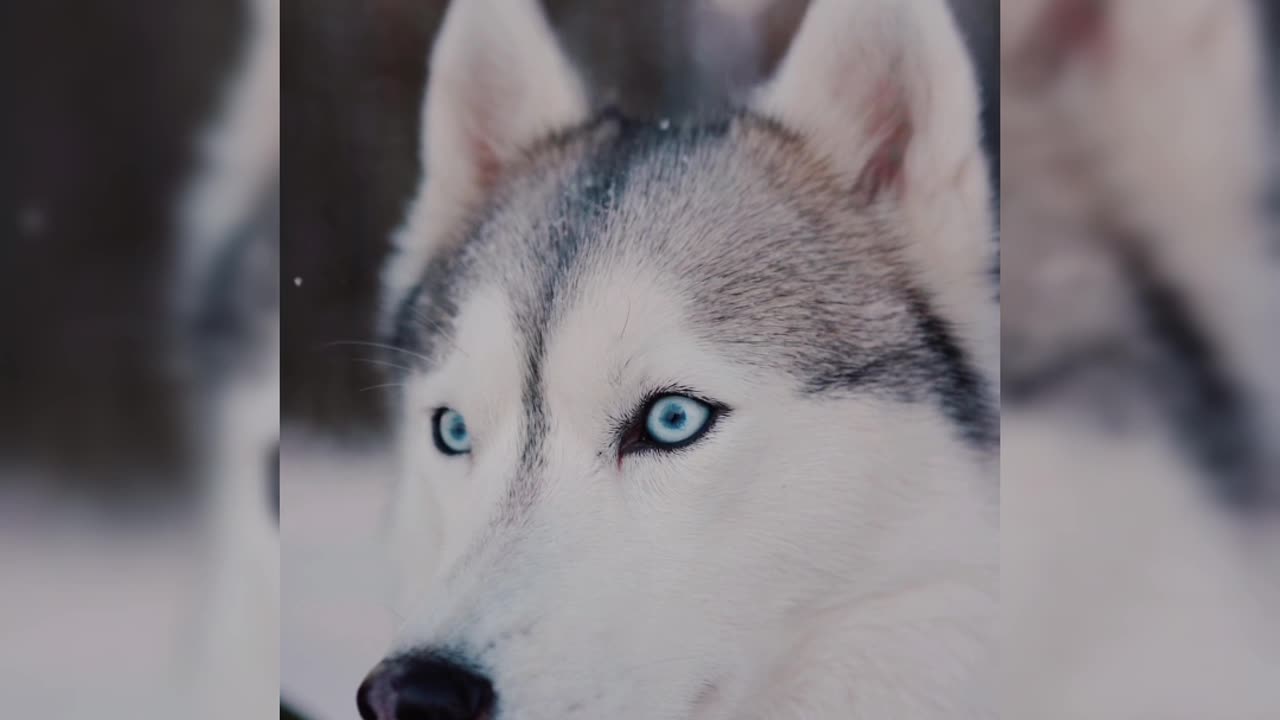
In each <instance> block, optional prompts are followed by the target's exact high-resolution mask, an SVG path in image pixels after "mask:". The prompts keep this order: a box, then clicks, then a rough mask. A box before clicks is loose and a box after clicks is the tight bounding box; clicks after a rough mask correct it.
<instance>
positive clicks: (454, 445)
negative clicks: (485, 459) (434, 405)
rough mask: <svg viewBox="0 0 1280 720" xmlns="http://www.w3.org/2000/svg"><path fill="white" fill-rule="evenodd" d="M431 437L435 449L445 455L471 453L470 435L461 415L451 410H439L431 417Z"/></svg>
mask: <svg viewBox="0 0 1280 720" xmlns="http://www.w3.org/2000/svg"><path fill="white" fill-rule="evenodd" d="M431 426H432V427H431V436H432V439H433V440H435V441H436V449H437V450H439V451H440V452H442V453H444V454H445V455H465V454H466V453H469V452H471V433H470V431H468V430H467V421H466V420H465V419H464V418H463V417H462V413H460V412H458V411H457V410H454V409H453V408H440V409H439V410H436V412H435V414H434V415H432V417H431Z"/></svg>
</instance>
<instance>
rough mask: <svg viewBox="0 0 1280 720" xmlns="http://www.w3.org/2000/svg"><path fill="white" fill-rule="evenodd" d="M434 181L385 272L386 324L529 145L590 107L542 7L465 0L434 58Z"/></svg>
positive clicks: (429, 119)
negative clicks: (427, 266)
mask: <svg viewBox="0 0 1280 720" xmlns="http://www.w3.org/2000/svg"><path fill="white" fill-rule="evenodd" d="M429 70H430V79H429V80H428V83H427V93H426V97H425V99H424V101H423V108H422V132H421V143H422V145H421V153H422V155H421V158H422V170H423V174H424V182H423V184H422V186H421V187H420V188H419V189H418V192H417V196H416V197H415V198H414V201H413V205H412V207H411V208H410V211H409V217H408V218H407V220H406V222H405V224H404V226H402V227H401V229H400V230H399V232H398V233H397V236H396V238H395V247H394V248H393V252H394V253H395V254H394V255H393V256H392V257H391V259H390V260H389V262H388V264H387V267H386V271H385V273H384V277H383V282H384V302H383V308H384V313H383V316H384V318H385V317H386V316H387V314H388V313H389V312H390V311H391V308H393V307H394V306H395V304H396V303H398V302H399V300H400V299H401V298H402V297H403V295H404V294H405V292H407V291H408V289H409V288H411V287H412V286H413V284H414V283H416V282H417V279H418V274H419V273H421V272H422V269H423V267H424V266H425V264H426V262H427V260H428V259H429V258H430V257H431V256H432V255H434V254H435V253H436V252H438V251H440V250H442V249H445V248H447V247H448V246H449V245H450V244H451V243H452V242H456V241H457V240H458V239H459V234H460V232H461V228H460V224H461V223H462V222H463V221H464V220H465V218H466V216H467V215H468V214H470V213H472V212H474V211H475V209H476V208H477V207H478V206H480V205H481V204H482V203H483V202H484V198H485V197H486V195H487V193H488V192H489V191H490V190H491V189H492V188H493V186H494V184H495V183H496V182H497V181H498V179H499V178H500V177H501V176H502V174H503V172H504V171H505V170H506V169H507V168H508V167H509V165H510V164H511V163H513V162H514V161H516V160H517V159H518V158H519V157H520V154H521V153H523V152H524V151H525V150H526V149H527V148H528V146H529V145H530V144H531V143H533V142H536V141H537V140H539V139H540V138H542V137H543V136H545V135H547V134H549V133H551V132H554V131H556V130H560V129H564V128H566V127H569V126H571V125H574V124H577V123H579V122H582V121H584V120H586V118H587V113H588V104H587V100H586V96H585V94H584V92H583V89H582V87H581V84H580V82H579V80H578V78H577V76H576V74H575V73H574V71H573V68H572V66H571V64H570V63H569V61H568V59H567V58H566V57H565V55H564V54H563V53H562V52H561V50H560V48H559V46H558V44H557V42H556V38H555V34H554V32H553V30H552V28H551V26H550V24H549V23H548V21H547V19H546V17H545V16H544V14H543V12H542V8H541V6H540V3H539V2H538V0H455V1H454V2H453V3H452V4H451V6H450V7H449V10H448V13H447V14H446V15H445V19H444V23H443V25H442V26H441V29H440V31H439V35H438V36H437V38H436V41H435V47H434V49H433V51H432V53H431V66H430V68H429Z"/></svg>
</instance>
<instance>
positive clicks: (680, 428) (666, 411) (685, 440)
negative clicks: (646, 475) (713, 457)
mask: <svg viewBox="0 0 1280 720" xmlns="http://www.w3.org/2000/svg"><path fill="white" fill-rule="evenodd" d="M649 408H650V409H649V414H648V417H647V418H646V420H645V434H646V436H647V439H648V441H649V442H650V443H651V444H653V445H656V446H657V447H660V448H677V447H684V446H685V445H688V444H689V443H692V442H694V441H695V440H697V439H698V438H699V437H700V436H701V435H702V433H703V432H704V431H705V430H706V429H707V428H708V427H710V426H711V420H712V419H713V418H712V408H711V406H710V405H708V404H707V403H705V402H703V401H701V400H698V399H696V398H691V397H688V396H686V395H667V396H664V397H660V398H658V400H656V401H655V402H654V403H652V404H651V405H650V406H649Z"/></svg>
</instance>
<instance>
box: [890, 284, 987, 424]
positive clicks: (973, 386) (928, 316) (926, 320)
mask: <svg viewBox="0 0 1280 720" xmlns="http://www.w3.org/2000/svg"><path fill="white" fill-rule="evenodd" d="M911 309H912V311H913V312H914V313H915V315H916V318H917V321H918V328H919V330H920V335H921V339H922V341H923V343H924V347H925V348H926V349H927V350H928V352H929V356H930V357H931V358H932V359H933V360H934V362H933V363H931V365H932V367H931V368H930V375H931V376H932V377H933V379H932V382H931V387H932V388H933V393H934V395H935V396H936V397H937V400H938V401H939V402H940V403H941V405H942V410H943V412H945V413H946V414H947V416H948V417H950V418H951V419H952V420H953V421H954V422H955V423H956V424H957V425H958V426H959V428H960V430H961V432H962V433H963V434H964V437H965V439H967V440H968V441H969V442H971V443H972V444H974V445H976V446H978V447H982V448H986V449H990V448H994V447H996V446H998V445H999V443H1000V418H999V414H998V412H997V411H996V410H995V408H993V407H992V404H991V402H990V397H991V394H990V389H989V388H988V387H987V383H986V381H985V380H984V379H983V378H982V377H981V376H980V375H979V374H978V373H977V371H976V370H974V368H973V366H972V364H970V362H969V359H968V358H967V357H966V355H965V352H964V350H962V349H961V348H960V346H959V345H958V344H957V343H956V341H955V339H954V338H953V336H952V333H951V329H950V327H948V325H947V322H946V321H945V320H943V319H942V318H941V317H940V316H939V315H938V314H937V313H935V312H934V311H933V308H932V307H930V305H929V303H928V301H927V300H925V298H924V296H923V294H922V293H920V292H918V291H917V292H914V293H912V298H911Z"/></svg>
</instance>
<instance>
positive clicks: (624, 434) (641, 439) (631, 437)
mask: <svg viewBox="0 0 1280 720" xmlns="http://www.w3.org/2000/svg"><path fill="white" fill-rule="evenodd" d="M668 395H684V396H685V397H689V398H693V399H694V400H697V401H699V402H702V403H704V404H706V406H707V407H709V408H711V417H710V418H708V419H707V424H706V427H705V428H703V430H702V431H701V432H699V433H698V434H697V435H696V436H695V437H694V438H693V439H691V440H690V441H689V442H687V443H685V444H682V445H679V446H675V447H672V446H664V445H659V444H657V443H655V442H653V441H652V440H650V439H649V434H648V431H647V430H646V429H645V421H646V419H647V418H648V416H649V412H650V411H651V410H652V409H653V406H654V405H655V404H656V403H657V402H658V401H659V400H661V399H662V398H664V397H666V396H668ZM730 412H732V411H731V410H730V408H729V406H727V405H725V404H724V403H721V402H717V401H715V400H712V399H710V398H707V397H704V396H703V395H700V394H698V393H696V392H694V391H693V390H690V389H689V388H687V387H682V386H677V385H672V386H667V387H663V388H659V389H657V390H654V391H651V392H650V393H649V394H648V395H645V396H644V399H643V400H642V401H641V402H640V403H639V404H638V405H637V406H636V409H635V410H633V411H632V412H631V413H630V414H629V415H627V416H626V419H625V420H617V421H615V422H614V423H613V425H614V437H615V438H616V440H615V443H614V444H615V446H616V447H617V449H618V462H619V463H621V462H622V458H624V457H626V456H627V455H634V454H638V453H649V452H664V453H673V452H679V451H681V450H684V449H685V448H688V447H690V446H692V445H696V444H697V443H698V441H700V440H702V439H703V438H705V437H706V436H707V435H710V434H711V433H712V432H713V431H715V429H716V426H717V425H718V424H719V422H720V420H721V419H722V418H724V417H725V416H727V415H729V413H730Z"/></svg>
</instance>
